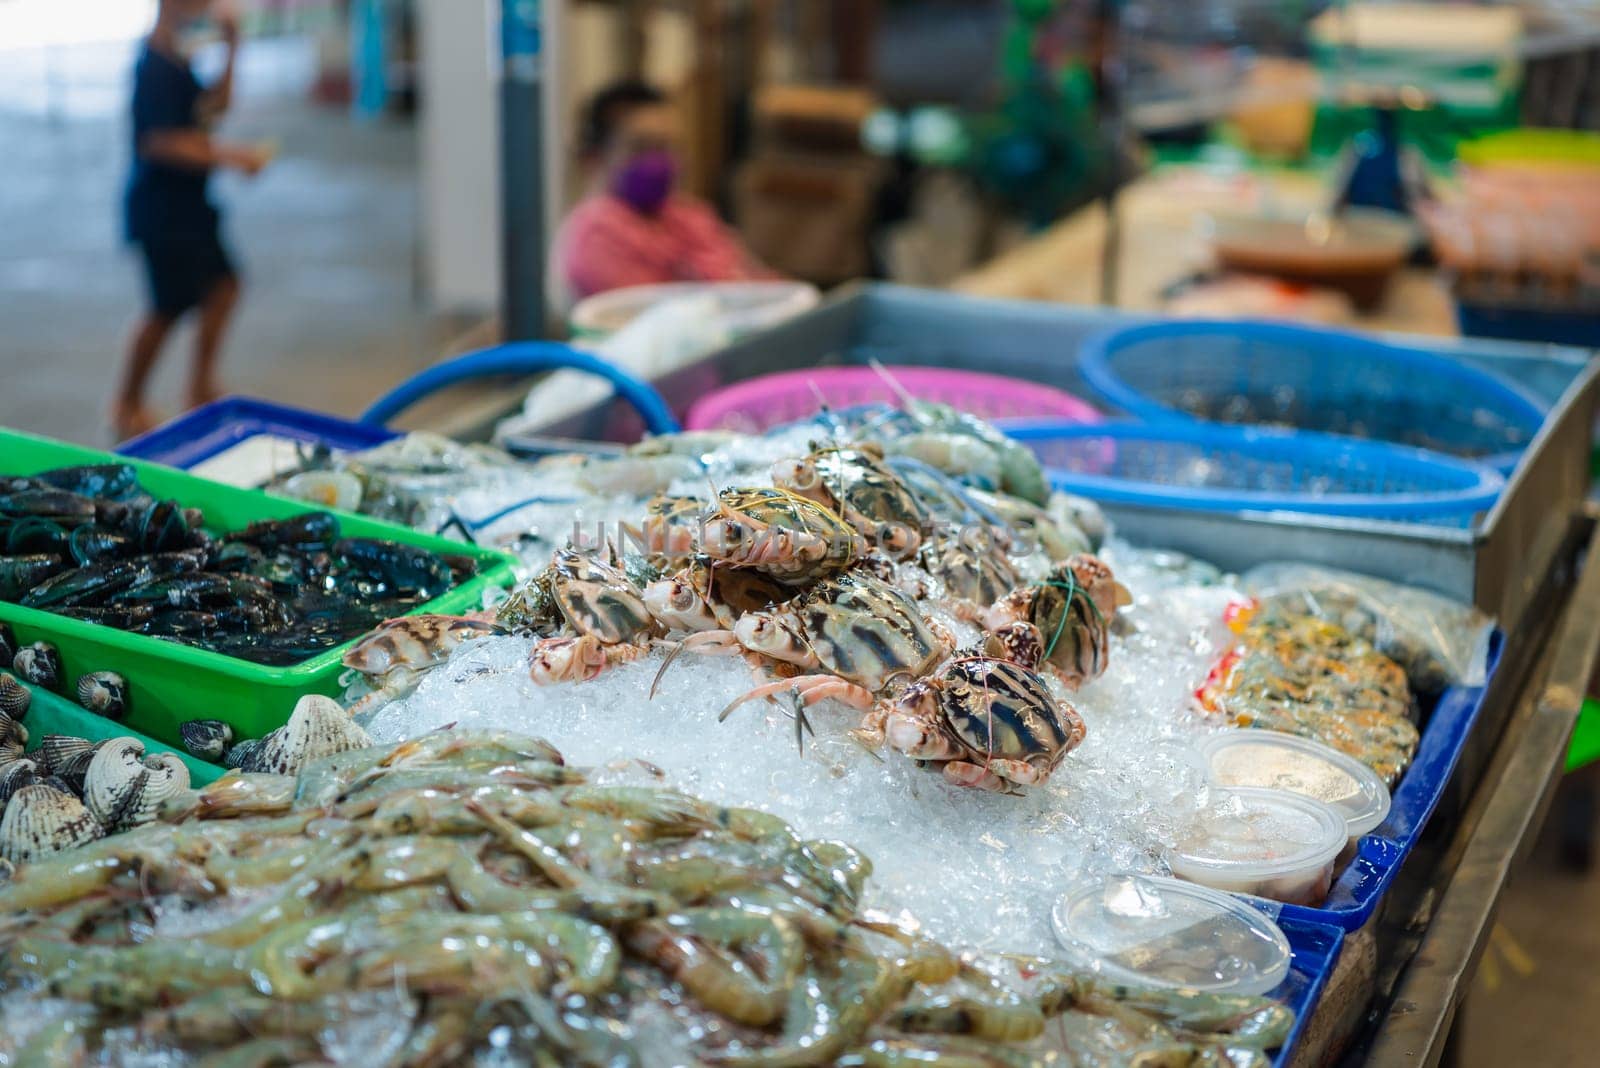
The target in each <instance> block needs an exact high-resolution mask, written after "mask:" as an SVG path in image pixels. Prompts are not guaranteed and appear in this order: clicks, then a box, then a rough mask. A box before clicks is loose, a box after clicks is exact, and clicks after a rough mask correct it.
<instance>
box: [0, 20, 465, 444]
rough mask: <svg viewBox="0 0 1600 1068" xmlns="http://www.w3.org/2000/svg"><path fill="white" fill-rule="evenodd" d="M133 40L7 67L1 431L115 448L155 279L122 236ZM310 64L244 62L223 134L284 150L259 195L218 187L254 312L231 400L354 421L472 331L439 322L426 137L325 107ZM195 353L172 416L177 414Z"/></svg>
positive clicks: (180, 356) (267, 46)
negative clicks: (146, 296) (434, 312)
mask: <svg viewBox="0 0 1600 1068" xmlns="http://www.w3.org/2000/svg"><path fill="white" fill-rule="evenodd" d="M134 48H135V45H134V44H133V43H131V42H113V43H102V44H87V45H77V46H71V47H68V48H62V49H57V50H55V51H54V52H51V51H48V50H46V49H42V48H35V49H26V50H20V51H9V52H4V51H0V145H3V146H4V150H5V151H4V154H5V157H6V158H5V163H4V166H5V177H4V178H3V179H0V373H3V385H0V425H3V426H9V427H15V428H19V429H23V430H31V431H37V432H40V433H45V434H50V435H53V436H56V437H61V438H67V439H71V440H76V441H82V442H85V443H90V444H100V445H103V444H108V443H109V438H108V434H109V432H108V430H107V427H106V424H105V419H104V413H105V410H106V403H107V398H108V396H109V392H110V389H111V385H112V377H113V374H114V371H115V368H116V365H117V363H118V361H119V360H120V359H121V355H122V346H123V343H124V339H125V337H126V334H127V331H128V329H129V326H130V324H131V323H132V321H133V319H134V317H135V316H136V315H137V313H138V311H139V308H140V301H141V299H142V293H143V289H142V285H143V281H142V276H141V275H140V273H139V270H138V264H137V262H136V260H135V258H134V255H133V254H132V253H131V252H130V251H129V250H128V249H127V248H125V247H124V246H123V245H122V243H121V241H120V238H119V226H120V218H119V204H120V200H119V198H120V195H121V188H122V182H123V178H124V172H125V167H126V160H127V151H128V149H127V144H126V142H127V136H128V135H127V124H126V118H125V109H126V106H127V105H126V92H127V85H128V71H129V64H130V63H131V60H132V56H133V50H134ZM311 60H312V57H311V50H310V48H309V47H308V46H307V45H305V44H304V43H302V42H299V41H294V40H289V41H256V42H251V43H250V44H248V45H247V46H246V48H245V50H244V54H243V58H242V62H241V69H240V72H239V76H238V89H237V94H236V102H235V107H234V110H233V113H232V114H231V115H230V116H229V118H228V120H227V122H226V124H225V128H224V129H223V131H222V133H223V135H225V136H231V137H235V138H241V139H268V138H270V139H273V140H276V141H277V142H278V143H279V145H280V146H281V147H280V155H279V157H278V159H277V160H276V161H275V162H274V163H273V164H272V166H270V167H269V168H268V169H267V170H266V171H265V172H263V173H262V174H261V175H260V176H259V177H258V178H256V179H255V180H253V181H246V180H243V179H241V178H239V177H238V176H234V175H227V176H223V177H222V178H221V179H219V180H218V181H217V191H216V195H217V196H218V198H219V199H220V200H221V201H222V203H223V204H224V210H225V212H226V219H227V222H226V228H227V235H228V238H229V240H230V244H231V246H232V248H233V250H234V253H235V256H236V257H237V259H238V261H239V263H240V265H241V268H242V273H243V277H244V280H245V286H246V290H245V298H244V302H243V304H242V305H241V307H240V311H239V315H238V317H237V319H236V321H235V327H234V331H233V334H232V337H231V339H230V341H229V344H228V346H227V351H226V354H225V357H224V379H225V382H226V384H227V385H228V386H229V388H230V389H232V390H234V391H237V392H241V393H248V394H253V395H256V396H261V397H266V398H270V399H275V400H280V401H284V402H287V403H291V404H299V405H304V406H308V407H315V408H319V409H323V410H326V411H332V412H338V413H347V414H353V413H355V412H358V411H359V410H360V409H361V408H363V407H364V406H365V404H366V403H367V402H369V401H370V400H371V399H372V398H374V397H375V396H377V395H378V394H379V393H381V392H382V391H383V390H384V389H385V388H386V387H388V386H390V385H392V384H393V383H395V382H397V381H399V380H401V379H403V378H405V377H406V376H408V375H409V374H411V373H413V372H414V371H416V370H417V369H418V368H420V367H422V366H424V365H426V364H427V363H429V362H431V361H432V359H433V358H434V357H435V356H436V355H437V353H438V352H439V350H440V346H441V344H442V343H443V342H444V340H445V339H446V337H447V336H449V335H450V334H451V333H452V332H453V331H454V330H455V329H457V328H458V327H459V324H453V323H442V322H439V321H437V320H436V319H435V318H434V317H432V316H430V315H428V314H427V313H426V311H425V310H424V309H423V308H422V307H421V303H420V300H419V296H418V293H417V285H416V279H415V265H416V262H417V248H416V241H417V236H416V234H417V224H416V215H417V176H416V165H415V159H414V135H413V132H412V129H411V127H410V126H409V125H408V124H404V123H399V122H393V121H382V122H373V123H362V122H356V121H354V120H352V119H351V118H350V117H349V116H348V115H347V114H346V113H345V112H343V111H342V110H339V109H328V108H322V107H317V106H313V105H311V104H309V103H308V102H307V96H306V87H307V85H308V84H309V81H310V78H311V76H312V73H313V71H312V61H311ZM188 348H189V339H188V336H187V335H186V334H185V335H184V336H180V337H178V338H175V339H174V342H173V343H172V344H171V346H170V347H169V350H168V352H167V353H166V356H165V358H164V360H163V363H162V366H161V368H160V370H159V373H158V381H157V382H156V389H155V392H154V393H153V396H152V400H153V402H154V403H155V404H156V405H157V406H158V407H160V408H161V409H162V410H163V411H165V412H168V413H170V412H172V411H173V410H174V405H175V404H176V403H177V399H178V397H179V395H180V391H181V386H182V381H183V372H184V367H183V365H184V364H185V363H186V362H187V359H188V351H187V350H188Z"/></svg>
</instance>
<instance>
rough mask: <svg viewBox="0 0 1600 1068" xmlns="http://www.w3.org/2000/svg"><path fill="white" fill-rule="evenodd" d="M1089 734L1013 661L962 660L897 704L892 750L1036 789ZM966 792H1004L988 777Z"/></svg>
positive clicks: (891, 720)
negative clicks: (982, 788) (976, 788)
mask: <svg viewBox="0 0 1600 1068" xmlns="http://www.w3.org/2000/svg"><path fill="white" fill-rule="evenodd" d="M1087 730H1088V728H1087V727H1086V726H1085V725H1084V722H1083V719H1082V717H1080V716H1079V715H1078V713H1077V710H1076V709H1074V708H1073V707H1072V706H1071V705H1069V704H1067V703H1065V702H1063V701H1058V700H1057V699H1056V698H1055V696H1054V695H1053V694H1051V692H1050V690H1049V688H1048V687H1047V686H1046V685H1045V682H1044V679H1042V678H1041V677H1040V676H1039V675H1038V674H1037V673H1035V672H1033V671H1029V670H1028V669H1027V668H1024V667H1022V666H1021V665H1020V664H1016V663H1013V662H1011V661H1009V660H999V659H995V658H993V657H986V656H963V657H961V658H959V659H956V660H952V661H950V663H948V664H946V665H945V667H944V668H943V669H942V670H941V671H940V672H939V674H938V675H936V676H934V677H932V678H928V679H921V680H918V681H917V682H914V683H912V684H911V686H909V687H908V688H907V689H906V691H905V692H904V693H903V694H901V695H900V697H899V698H898V699H897V700H896V701H895V702H894V703H893V705H892V707H891V709H890V712H889V715H888V722H887V737H888V741H889V744H890V745H892V746H894V747H895V748H896V749H898V750H900V751H901V752H903V753H905V754H906V755H907V756H910V757H912V758H913V759H917V760H927V761H930V762H933V763H937V764H941V765H943V764H947V763H950V762H952V761H956V762H961V763H964V764H968V765H975V766H976V768H977V769H982V771H985V772H988V773H990V774H991V775H992V776H993V777H995V778H997V779H999V780H1003V782H1004V783H1014V784H1018V785H1037V784H1039V783H1042V782H1044V781H1045V780H1046V779H1048V778H1049V777H1050V774H1051V773H1052V772H1053V771H1055V769H1056V767H1057V766H1058V765H1060V763H1061V761H1062V759H1063V758H1064V757H1065V756H1066V755H1067V753H1069V752H1071V751H1072V750H1073V749H1075V748H1076V747H1077V746H1078V744H1079V743H1081V742H1082V741H1083V738H1084V735H1085V734H1086V733H1087ZM947 777H949V778H951V779H952V780H953V781H957V782H963V783H964V784H967V785H989V786H991V787H997V786H998V785H1003V783H1000V784H994V783H987V782H984V781H981V780H982V779H983V778H984V777H983V776H976V777H974V776H970V775H968V776H966V777H964V778H958V777H956V776H952V775H948V774H947Z"/></svg>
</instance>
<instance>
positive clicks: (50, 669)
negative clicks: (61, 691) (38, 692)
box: [11, 642, 61, 690]
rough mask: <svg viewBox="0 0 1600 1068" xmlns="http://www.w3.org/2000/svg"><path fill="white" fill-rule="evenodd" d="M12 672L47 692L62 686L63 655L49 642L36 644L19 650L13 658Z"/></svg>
mask: <svg viewBox="0 0 1600 1068" xmlns="http://www.w3.org/2000/svg"><path fill="white" fill-rule="evenodd" d="M11 670H13V671H15V672H16V673H17V674H18V675H20V676H21V677H22V678H23V679H24V680H25V681H27V682H31V683H33V684H34V685H35V686H43V687H44V688H45V689H47V690H54V689H58V688H60V686H61V654H60V653H59V652H57V651H56V647H55V646H53V645H51V644H50V643H49V642H34V643H33V644H32V645H24V646H23V647H22V648H21V649H18V650H17V655H16V656H14V657H12V658H11Z"/></svg>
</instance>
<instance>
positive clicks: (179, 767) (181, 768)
mask: <svg viewBox="0 0 1600 1068" xmlns="http://www.w3.org/2000/svg"><path fill="white" fill-rule="evenodd" d="M188 788H189V767H188V765H186V764H185V763H184V762H183V761H182V760H181V759H180V758H179V757H178V756H177V755H176V754H175V753H156V754H154V755H153V756H148V757H147V756H145V755H144V743H143V742H140V741H139V740H138V739H135V738H113V739H111V740H110V741H108V742H106V743H105V744H104V745H103V746H101V747H100V750H99V751H98V752H97V753H95V755H94V760H92V761H91V762H90V763H89V772H88V774H87V775H85V776H84V779H83V800H84V803H85V804H87V805H88V806H89V811H90V812H91V813H92V814H93V815H94V817H95V819H97V820H99V821H100V823H101V824H102V825H103V826H105V827H106V829H108V830H113V831H120V830H126V829H128V828H129V827H137V826H139V825H140V824H142V823H149V822H150V821H151V820H153V819H155V817H156V813H157V812H158V811H160V808H161V804H162V802H164V801H165V800H166V799H167V798H169V797H172V796H174V795H175V794H179V793H181V792H183V791H184V790H187V789H188Z"/></svg>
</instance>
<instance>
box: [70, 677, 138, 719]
mask: <svg viewBox="0 0 1600 1068" xmlns="http://www.w3.org/2000/svg"><path fill="white" fill-rule="evenodd" d="M78 703H79V704H80V705H82V706H83V707H84V708H87V709H88V710H89V711H90V712H93V713H95V714H96V715H100V716H104V717H106V718H107V719H114V720H117V721H119V722H120V721H121V720H122V718H123V717H124V716H126V715H127V714H128V680H127V679H125V678H123V677H122V676H121V675H118V674H117V673H116V672H115V671H91V672H90V673H89V674H87V675H84V676H83V677H81V678H80V679H78Z"/></svg>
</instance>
